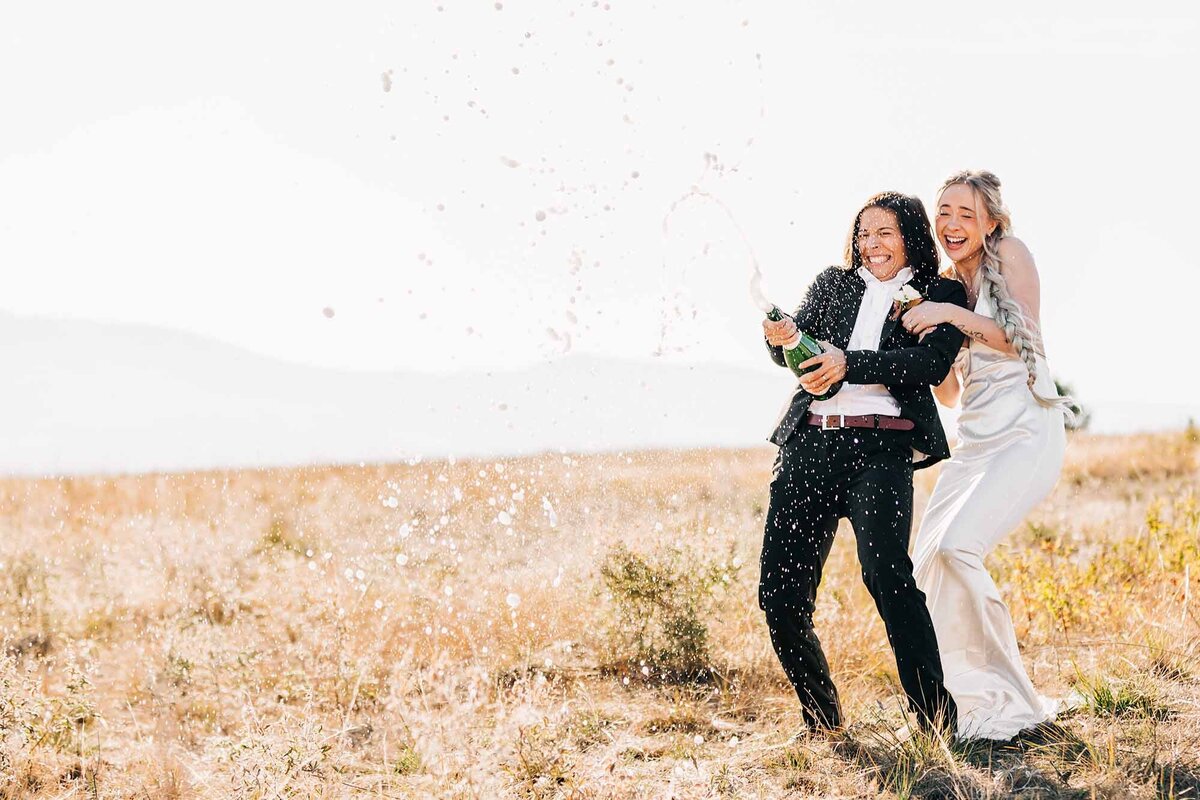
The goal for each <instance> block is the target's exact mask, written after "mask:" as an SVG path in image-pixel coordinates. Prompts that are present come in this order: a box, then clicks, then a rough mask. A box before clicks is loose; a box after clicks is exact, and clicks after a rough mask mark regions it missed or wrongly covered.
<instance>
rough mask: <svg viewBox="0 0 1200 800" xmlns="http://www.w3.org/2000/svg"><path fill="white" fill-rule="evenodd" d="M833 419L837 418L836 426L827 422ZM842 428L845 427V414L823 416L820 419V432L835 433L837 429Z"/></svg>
mask: <svg viewBox="0 0 1200 800" xmlns="http://www.w3.org/2000/svg"><path fill="white" fill-rule="evenodd" d="M834 417H837V425H831V424H829V420H831V419H833V418H834ZM844 427H846V415H845V414H826V415H825V416H823V417H821V430H823V431H836V430H837V429H838V428H844Z"/></svg>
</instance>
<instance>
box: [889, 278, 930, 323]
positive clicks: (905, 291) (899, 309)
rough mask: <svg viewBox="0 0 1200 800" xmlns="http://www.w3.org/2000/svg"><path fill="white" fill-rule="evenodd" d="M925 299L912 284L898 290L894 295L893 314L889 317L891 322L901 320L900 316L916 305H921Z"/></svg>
mask: <svg viewBox="0 0 1200 800" xmlns="http://www.w3.org/2000/svg"><path fill="white" fill-rule="evenodd" d="M924 299H925V298H924V297H922V296H921V293H920V292H918V291H917V290H916V289H915V288H913V285H912V284H911V283H906V284H904V285H903V286H901V287H900V288H899V289H897V290H896V293H895V294H894V295H892V314H891V316H889V317H888V319H890V320H897V319H900V315H901V314H903V313H904V312H905V311H908V310H909V309H910V308H912V307H913V306H915V305H918V304H920V302H921V301H922V300H924Z"/></svg>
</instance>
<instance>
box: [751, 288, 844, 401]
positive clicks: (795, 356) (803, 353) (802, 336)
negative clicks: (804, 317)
mask: <svg viewBox="0 0 1200 800" xmlns="http://www.w3.org/2000/svg"><path fill="white" fill-rule="evenodd" d="M784 316H785V315H784V313H783V312H782V311H780V310H779V306H771V310H770V311H768V312H767V319H769V320H771V321H772V322H779V321H780V320H782V319H783V318H784ZM796 330H797V333H798V334H799V335H798V336H796V338H795V339H794V340H793V341H792V344H790V345H784V346H783V360H784V361H786V362H787V365H788V368H789V369H791V371H792V372H794V373H796V377H800V376H801V375H804V374H805V373H808V372H812V371H813V370H814V369H816V367H808V368H807V369H800V365H801V364H803V363H804V362H805V361H807V360H808V359H810V358H812V357H813V356H819V355H821V353H824V352H825V350H824V349H823V348H822V347H821V345H820V344H818V343H817V340H816V339H814V338H813V337H811V336H809V335H808V334H807V333H805V332H804V331H802V330H800V329H799V328H797V329H796ZM844 382H845V381H838V382H837V383H835V384H833V386H830V387H829V389H828V390H827V391H826V392H825V394H823V395H821V396H819V397H816V399H817V400H828V399H829V398H830V397H833V396H834V395H835V394H837V393H838V390H839V389H841V388H842V384H843V383H844ZM814 397H815V395H814Z"/></svg>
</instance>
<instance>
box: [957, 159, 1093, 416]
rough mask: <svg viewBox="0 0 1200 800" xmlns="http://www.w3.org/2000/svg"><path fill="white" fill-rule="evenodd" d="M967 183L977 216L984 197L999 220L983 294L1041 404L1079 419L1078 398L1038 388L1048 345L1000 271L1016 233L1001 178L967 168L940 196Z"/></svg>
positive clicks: (981, 282) (984, 260)
mask: <svg viewBox="0 0 1200 800" xmlns="http://www.w3.org/2000/svg"><path fill="white" fill-rule="evenodd" d="M958 183H961V184H964V185H966V186H969V187H970V188H971V191H972V194H973V195H974V197H975V218H976V220H978V221H979V222H980V224H982V222H983V214H981V213H980V208H979V203H980V201H981V200H982V201H983V205H984V208H986V210H987V215H988V216H989V217H990V218H991V219H992V221H993V222H995V223H996V227H995V228H994V229H993V230H992V232H991V233H988V234H985V235H984V237H983V254H982V256H981V257H980V259H979V272H978V274H977V275H976V278H975V280H976V283H977V285H976V287H975V288H976V289H978V290H979V292H980V293H981V294H982V293H983V292H984V291H986V292H987V293H988V297H990V298H991V301H992V309H993V311H992V318H993V319H994V320H995V321H996V324H997V325H999V326H1000V329H1001V330H1003V331H1004V336H1005V338H1007V339H1008V341H1009V342H1010V343H1012V346H1013V349H1014V350H1016V351H1017V355H1018V356H1019V357H1020V359H1021V360H1022V361H1023V362H1025V370H1026V372H1028V373H1029V374H1028V378H1027V380H1026V385H1028V387H1029V392H1030V394H1032V395H1033V399H1034V400H1036V401H1037V403H1038V405H1040V406H1042V407H1044V408H1057V409H1059V410H1060V411H1062V412H1063V414H1065V415H1066V417H1067V419H1068V420H1073V419H1074V418H1075V413H1074V411H1073V410H1072V407H1073V406H1075V405H1076V404H1075V400H1074V398H1071V397H1061V396H1059V395H1057V394H1055V395H1054V396H1053V397H1045V396H1043V395H1041V394H1039V393H1038V391H1037V389H1035V388H1034V383H1035V382H1036V381H1037V357H1038V356H1039V355H1040V356H1043V357H1045V344H1044V343H1043V342H1042V336H1041V332H1040V331H1039V330H1038V327H1037V325H1036V324H1035V323H1034V322H1033V321H1032V320H1031V319H1030V318H1029V315H1028V314H1026V313H1025V309H1024V308H1022V307H1021V304H1020V303H1018V302H1017V300H1016V298H1014V297H1013V296H1012V293H1010V292H1009V290H1008V281H1006V280H1005V279H1004V276H1003V275H1002V274H1001V273H1000V262H1001V258H1000V240H1001V239H1003V238H1004V237H1005V236H1008V235H1009V234H1010V233H1012V216H1011V215H1010V214H1009V212H1008V209H1007V208H1006V207H1005V206H1004V201H1003V200H1002V199H1001V198H1000V179H999V178H997V177H996V176H995V175H994V174H993V173H991V172H988V171H986V170H964V171H962V172H958V173H955V174H954V175H951V176H950V177H949V178H947V179H946V181H945V182H944V183H943V184H942V188H941V189H939V190H938V195H939V196H940V195H941V193H942V192H944V191H946V189H947V188H949V187H951V186H953V185H955V184H958Z"/></svg>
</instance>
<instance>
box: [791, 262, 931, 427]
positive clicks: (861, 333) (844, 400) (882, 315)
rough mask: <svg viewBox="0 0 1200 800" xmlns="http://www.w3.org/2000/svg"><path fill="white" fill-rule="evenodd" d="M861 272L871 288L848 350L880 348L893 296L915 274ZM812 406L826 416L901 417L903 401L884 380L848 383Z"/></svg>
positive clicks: (864, 294)
mask: <svg viewBox="0 0 1200 800" xmlns="http://www.w3.org/2000/svg"><path fill="white" fill-rule="evenodd" d="M858 274H859V275H861V276H862V279H863V280H864V281H866V284H867V290H866V291H865V292H864V293H863V299H862V303H860V304H859V306H858V317H857V318H856V319H855V320H854V332H853V333H852V334H850V343H849V344H848V345H847V346H846V349H847V350H878V349H879V336H880V334H882V333H883V323H884V321H885V320H886V319H887V316H888V314H889V313H891V310H892V295H894V294H896V292H898V291H899V290H900V287H901V286H903V285H904V284H906V283H908V282H909V281H911V280H912V277H913V273H912V270H911V269H909V268H908V267H905V268H904V269H902V270H900V271H899V272H897V273H896V275H895V277H893V278H892V279H891V280H889V281H881V280H879V279H878V278H876V277H875V276H874V275H872V274H871V271H870V270H869V269H867V268H866V267H859V268H858ZM808 409H809V411H811V412H812V413H813V414H819V415H820V416H823V417H825V416H829V415H831V414H845V415H846V416H848V417H851V416H859V415H862V414H883V415H886V416H889V417H898V416H900V404H899V403H897V402H896V398H894V397H892V393H891V392H889V391H888V390H887V387H885V386H884V385H883V384H882V383H844V384H842V388H841V389H840V390H839V391H838V393H837V394H835V395H834V396H833V397H831V398H829V399H828V400H814V401H813V402H812V405H810V406H809V407H808Z"/></svg>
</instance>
